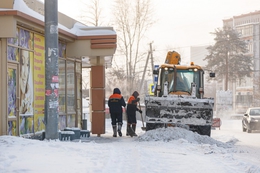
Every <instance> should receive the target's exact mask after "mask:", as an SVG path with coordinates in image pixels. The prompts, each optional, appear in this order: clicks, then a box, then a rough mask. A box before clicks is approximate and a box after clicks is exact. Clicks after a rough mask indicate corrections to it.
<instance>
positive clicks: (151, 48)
mask: <svg viewBox="0 0 260 173" xmlns="http://www.w3.org/2000/svg"><path fill="white" fill-rule="evenodd" d="M152 44H153V43H152V42H151V43H150V53H151V69H152V71H153V68H154V64H153V46H152ZM152 80H154V75H152Z"/></svg>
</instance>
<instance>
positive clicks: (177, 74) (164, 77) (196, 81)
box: [154, 65, 204, 98]
mask: <svg viewBox="0 0 260 173" xmlns="http://www.w3.org/2000/svg"><path fill="white" fill-rule="evenodd" d="M154 74H156V75H158V82H157V85H156V89H155V93H154V94H155V95H156V96H159V97H162V96H165V95H191V93H192V86H194V85H195V86H196V91H195V96H196V97H198V98H199V97H201V91H202V90H203V87H204V81H203V76H204V71H203V70H202V69H201V68H196V67H190V68H189V67H187V66H181V65H175V66H167V65H165V66H161V67H160V68H159V69H158V70H154Z"/></svg>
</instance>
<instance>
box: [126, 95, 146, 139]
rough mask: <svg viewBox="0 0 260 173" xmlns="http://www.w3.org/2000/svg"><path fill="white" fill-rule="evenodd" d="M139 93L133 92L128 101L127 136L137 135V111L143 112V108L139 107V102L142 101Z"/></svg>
mask: <svg viewBox="0 0 260 173" xmlns="http://www.w3.org/2000/svg"><path fill="white" fill-rule="evenodd" d="M138 96H139V93H138V92H137V91H134V92H133V94H132V95H131V96H130V97H129V99H128V102H127V108H126V113H127V129H126V136H128V135H130V136H131V137H133V136H137V135H136V133H135V129H136V123H137V121H136V111H138V112H140V113H142V110H140V109H138V108H137V102H139V101H140V98H138Z"/></svg>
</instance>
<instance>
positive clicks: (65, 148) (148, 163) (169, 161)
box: [0, 120, 260, 173]
mask: <svg viewBox="0 0 260 173" xmlns="http://www.w3.org/2000/svg"><path fill="white" fill-rule="evenodd" d="M89 125H90V124H89ZM124 125H125V124H124ZM141 125H142V123H141V122H138V127H137V130H138V131H137V133H138V135H139V136H138V137H133V138H131V137H126V136H125V132H124V131H123V137H117V138H113V137H112V128H111V124H110V120H106V134H104V135H101V137H97V136H95V135H91V137H90V138H89V139H87V140H86V141H85V142H83V141H81V142H70V141H67V142H64V141H37V140H30V139H23V138H18V137H12V136H0V173H2V172H3V173H20V172H22V173H35V172H37V173H46V172H49V173H52V172H53V173H56V172H61V173H122V172H123V173H133V172H134V173H161V172H163V173H175V172H176V173H183V172H184V173H208V172H210V173H260V157H259V155H260V133H251V134H248V133H245V132H242V129H241V121H239V120H230V121H229V120H225V121H223V124H222V126H221V129H220V130H219V129H216V130H212V137H208V136H201V135H198V134H195V133H192V132H190V131H187V130H185V129H181V128H167V129H157V130H155V131H148V132H144V131H142V130H141ZM88 127H90V126H88ZM124 130H125V126H124Z"/></svg>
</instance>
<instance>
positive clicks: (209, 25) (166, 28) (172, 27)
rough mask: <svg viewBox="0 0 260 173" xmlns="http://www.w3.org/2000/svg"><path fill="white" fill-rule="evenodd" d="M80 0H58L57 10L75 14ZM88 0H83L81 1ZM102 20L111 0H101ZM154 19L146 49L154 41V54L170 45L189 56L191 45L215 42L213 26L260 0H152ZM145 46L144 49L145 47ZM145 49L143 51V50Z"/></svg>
mask: <svg viewBox="0 0 260 173" xmlns="http://www.w3.org/2000/svg"><path fill="white" fill-rule="evenodd" d="M77 1H78V2H80V0H75V1H71V0H60V1H59V11H61V12H63V13H65V14H67V15H68V16H71V17H73V18H77V16H79V8H80V5H79V4H78V3H76V2H77ZM87 1H89V2H90V1H91V0H84V2H87ZM100 2H101V8H102V9H103V11H104V13H105V15H104V16H105V17H104V20H106V21H107V22H108V23H109V21H110V20H111V18H110V16H111V15H109V13H110V12H111V6H112V3H113V0H100ZM152 2H153V9H154V19H155V20H156V23H155V24H154V25H153V27H152V28H151V30H150V31H149V32H148V37H147V49H148V48H149V45H148V44H149V43H150V42H153V48H154V49H155V51H154V56H163V60H164V57H165V56H166V52H167V51H170V50H169V49H179V50H177V51H180V52H181V54H183V55H182V57H184V58H188V57H189V47H190V46H205V45H209V44H212V43H214V40H213V38H214V37H213V36H212V35H211V34H210V32H214V30H215V29H216V28H221V27H222V20H223V19H226V18H231V17H233V16H236V15H241V14H246V13H249V12H254V11H256V10H260V2H259V0H196V1H194V0H181V1H177V0H152ZM147 49H146V50H147ZM146 50H145V51H146Z"/></svg>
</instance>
